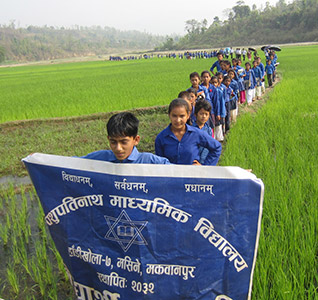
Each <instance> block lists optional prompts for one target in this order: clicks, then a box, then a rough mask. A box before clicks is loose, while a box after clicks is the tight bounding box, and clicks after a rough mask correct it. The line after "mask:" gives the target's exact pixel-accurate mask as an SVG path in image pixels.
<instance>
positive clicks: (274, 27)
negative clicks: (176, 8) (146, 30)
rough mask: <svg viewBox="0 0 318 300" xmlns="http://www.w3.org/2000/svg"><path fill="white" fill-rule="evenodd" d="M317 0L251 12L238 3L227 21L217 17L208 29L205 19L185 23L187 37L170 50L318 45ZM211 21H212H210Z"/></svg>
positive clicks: (296, 0) (280, 3)
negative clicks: (311, 43)
mask: <svg viewBox="0 0 318 300" xmlns="http://www.w3.org/2000/svg"><path fill="white" fill-rule="evenodd" d="M317 16H318V0H294V1H292V2H291V3H288V4H287V3H286V1H285V0H279V1H278V2H277V4H276V5H275V6H271V5H270V4H269V2H266V4H265V6H264V7H261V8H259V9H257V7H256V6H255V5H253V7H252V9H251V8H250V7H249V6H248V5H245V4H244V1H237V3H236V5H235V6H233V7H232V9H229V10H228V18H227V20H224V21H221V20H220V18H219V17H217V16H216V17H214V20H213V22H212V24H211V25H210V26H209V27H207V26H206V20H203V21H202V22H199V21H197V20H195V19H192V20H188V21H187V22H186V29H187V32H188V33H187V34H186V35H185V36H184V37H182V38H181V39H180V40H179V42H177V43H176V44H174V45H173V46H172V47H171V48H174V49H197V48H208V49H210V48H211V47H212V48H215V47H231V46H233V47H234V46H242V45H247V46H249V45H264V44H284V43H297V42H318V18H317ZM208 21H210V20H208Z"/></svg>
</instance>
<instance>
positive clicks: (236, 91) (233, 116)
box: [229, 69, 240, 122]
mask: <svg viewBox="0 0 318 300" xmlns="http://www.w3.org/2000/svg"><path fill="white" fill-rule="evenodd" d="M229 77H230V78H231V83H230V87H231V88H232V89H233V92H234V94H235V95H236V100H235V101H234V100H233V101H234V102H233V103H232V106H231V121H232V122H236V117H237V115H238V103H239V100H240V89H239V85H238V82H237V80H236V79H237V77H236V73H235V71H234V70H233V69H231V70H229Z"/></svg>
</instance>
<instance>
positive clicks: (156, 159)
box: [82, 147, 170, 164]
mask: <svg viewBox="0 0 318 300" xmlns="http://www.w3.org/2000/svg"><path fill="white" fill-rule="evenodd" d="M82 158H86V159H95V160H102V161H109V162H113V163H126V164H127V163H131V164H170V162H169V160H168V159H166V158H164V157H160V156H157V155H154V154H152V153H148V152H143V153H140V152H139V151H138V150H137V148H136V147H134V148H133V150H132V151H131V153H130V155H129V156H128V157H127V158H126V159H125V160H123V161H119V160H118V159H117V158H116V156H115V154H114V153H113V151H112V150H99V151H95V152H92V153H89V154H87V155H85V156H82Z"/></svg>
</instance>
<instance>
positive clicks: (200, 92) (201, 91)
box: [190, 72, 210, 101]
mask: <svg viewBox="0 0 318 300" xmlns="http://www.w3.org/2000/svg"><path fill="white" fill-rule="evenodd" d="M190 81H191V84H192V86H191V87H190V88H194V89H195V91H196V93H197V99H198V98H199V99H202V98H203V99H206V100H208V101H210V98H209V94H208V90H207V89H206V87H204V86H201V85H200V82H201V80H200V75H199V73H198V72H192V73H191V74H190Z"/></svg>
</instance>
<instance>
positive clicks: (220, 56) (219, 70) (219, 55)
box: [210, 52, 223, 75]
mask: <svg viewBox="0 0 318 300" xmlns="http://www.w3.org/2000/svg"><path fill="white" fill-rule="evenodd" d="M217 57H218V60H217V61H215V62H214V63H213V65H212V67H211V68H210V71H211V73H212V74H213V75H215V73H214V71H213V70H214V69H215V68H216V71H217V72H221V71H222V69H221V65H220V63H221V61H222V60H223V54H222V53H221V52H218V54H217Z"/></svg>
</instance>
